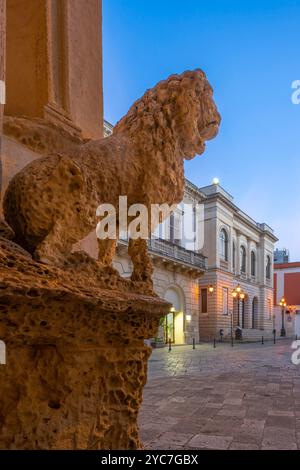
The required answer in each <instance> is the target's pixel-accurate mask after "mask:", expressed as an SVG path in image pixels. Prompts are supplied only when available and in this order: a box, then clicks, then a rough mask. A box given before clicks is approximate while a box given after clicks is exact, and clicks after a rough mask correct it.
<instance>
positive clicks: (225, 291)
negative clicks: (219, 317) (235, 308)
mask: <svg viewBox="0 0 300 470" xmlns="http://www.w3.org/2000/svg"><path fill="white" fill-rule="evenodd" d="M222 313H223V315H228V289H227V287H223V290H222Z"/></svg>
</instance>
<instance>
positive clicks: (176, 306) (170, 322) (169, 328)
mask: <svg viewBox="0 0 300 470" xmlns="http://www.w3.org/2000/svg"><path fill="white" fill-rule="evenodd" d="M165 299H166V300H167V301H168V302H170V303H171V304H172V308H171V311H170V312H169V313H168V315H167V316H166V319H165V341H166V343H168V342H169V341H171V342H172V343H174V344H184V343H185V334H184V329H185V324H184V300H183V293H182V292H181V289H180V288H178V287H170V288H169V289H167V291H166V293H165Z"/></svg>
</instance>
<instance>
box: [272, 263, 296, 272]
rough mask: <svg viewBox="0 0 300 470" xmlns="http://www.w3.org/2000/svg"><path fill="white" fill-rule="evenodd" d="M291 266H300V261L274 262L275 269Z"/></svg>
mask: <svg viewBox="0 0 300 470" xmlns="http://www.w3.org/2000/svg"><path fill="white" fill-rule="evenodd" d="M289 268H300V261H294V262H291V263H278V264H276V263H274V271H276V270H277V269H278V270H279V269H289Z"/></svg>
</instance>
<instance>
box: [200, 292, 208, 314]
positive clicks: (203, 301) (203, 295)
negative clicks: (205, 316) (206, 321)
mask: <svg viewBox="0 0 300 470" xmlns="http://www.w3.org/2000/svg"><path fill="white" fill-rule="evenodd" d="M201 313H207V289H206V288H205V289H201Z"/></svg>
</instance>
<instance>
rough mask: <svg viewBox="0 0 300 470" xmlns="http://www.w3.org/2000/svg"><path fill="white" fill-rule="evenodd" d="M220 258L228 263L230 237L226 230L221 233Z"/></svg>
mask: <svg viewBox="0 0 300 470" xmlns="http://www.w3.org/2000/svg"><path fill="white" fill-rule="evenodd" d="M219 241H220V248H219V249H220V258H221V259H223V260H224V261H228V236H227V232H226V230H225V229H224V228H223V229H222V230H221V232H220V239H219Z"/></svg>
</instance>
